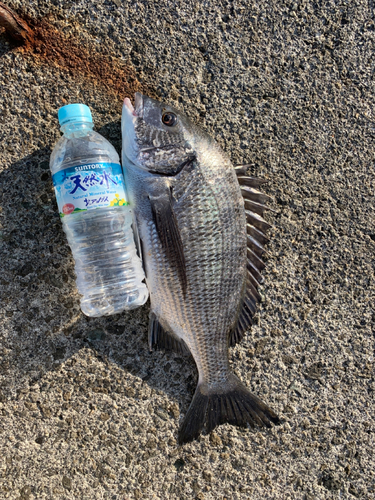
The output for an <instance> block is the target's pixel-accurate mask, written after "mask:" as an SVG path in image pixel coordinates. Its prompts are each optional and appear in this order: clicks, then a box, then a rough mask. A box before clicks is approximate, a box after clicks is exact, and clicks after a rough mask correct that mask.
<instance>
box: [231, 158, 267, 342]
mask: <svg viewBox="0 0 375 500" xmlns="http://www.w3.org/2000/svg"><path fill="white" fill-rule="evenodd" d="M248 167H249V165H241V166H240V167H238V168H236V174H237V180H238V182H239V184H240V187H241V193H242V196H243V198H244V201H245V213H246V220H247V225H246V231H247V278H246V290H245V293H244V298H243V303H242V307H241V309H240V312H239V315H238V321H237V325H236V327H235V328H234V330H233V331H232V333H231V335H230V337H229V345H230V346H233V345H235V344H237V343H238V342H240V341H241V339H242V338H243V336H244V334H245V332H246V330H247V329H248V328H249V327H250V326H251V324H252V317H253V316H254V314H255V311H256V307H257V304H258V303H259V302H260V300H261V296H260V295H259V292H258V287H259V284H260V283H262V281H263V279H262V276H261V271H262V270H263V269H264V267H265V263H264V262H263V260H262V259H261V257H262V255H263V254H264V252H265V250H264V245H265V244H266V243H268V241H269V239H268V238H267V236H266V232H267V230H268V229H269V228H270V227H271V225H270V224H268V222H266V221H265V220H264V219H263V217H262V215H263V213H264V212H265V211H266V210H271V209H270V208H269V207H268V206H267V203H268V202H269V201H270V200H272V198H270V197H269V196H267V195H266V194H263V193H261V192H260V191H258V190H257V189H256V188H258V187H259V186H260V185H262V184H263V183H264V182H266V181H265V180H263V179H259V178H258V177H246V176H244V174H245V173H246V170H247V168H248Z"/></svg>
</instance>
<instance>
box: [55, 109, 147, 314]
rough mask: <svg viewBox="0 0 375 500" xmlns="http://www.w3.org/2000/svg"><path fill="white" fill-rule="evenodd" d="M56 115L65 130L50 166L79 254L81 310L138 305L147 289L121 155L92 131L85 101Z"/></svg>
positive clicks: (75, 253)
mask: <svg viewBox="0 0 375 500" xmlns="http://www.w3.org/2000/svg"><path fill="white" fill-rule="evenodd" d="M58 118H59V122H60V125H61V131H62V132H63V134H64V135H63V136H62V137H61V138H60V140H59V141H58V143H57V144H56V146H55V148H54V150H53V152H52V155H51V160H50V168H51V172H52V179H53V185H54V188H55V193H56V198H57V204H58V207H59V212H60V216H61V220H62V223H63V228H64V231H65V233H66V236H67V238H68V242H69V245H70V248H71V250H72V253H73V257H74V260H75V271H76V275H77V288H78V291H79V293H80V294H81V295H82V296H83V297H82V299H81V309H82V312H83V313H84V314H86V315H87V316H93V317H98V316H107V315H109V314H116V313H119V312H121V311H124V310H128V309H134V308H136V307H139V306H141V305H142V304H144V303H145V302H146V300H147V298H148V290H147V287H146V285H145V284H144V283H142V280H143V279H144V277H145V276H144V272H143V268H142V263H141V260H140V258H139V257H138V255H137V251H136V247H135V244H134V237H133V231H132V227H131V226H132V223H133V217H132V211H131V207H129V205H128V203H127V201H126V192H125V183H124V177H123V173H122V169H121V165H120V161H119V156H118V154H117V152H116V150H115V149H114V147H113V146H112V145H111V144H110V143H109V142H108V141H107V140H106V139H105V138H104V137H102V136H101V135H100V134H98V133H97V132H94V131H93V127H94V125H93V123H92V116H91V112H90V109H89V108H88V107H87V106H85V105H84V104H69V105H67V106H63V107H62V108H60V109H59V111H58Z"/></svg>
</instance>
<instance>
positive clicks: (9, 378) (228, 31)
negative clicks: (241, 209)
mask: <svg viewBox="0 0 375 500" xmlns="http://www.w3.org/2000/svg"><path fill="white" fill-rule="evenodd" d="M7 4H8V5H9V6H10V7H12V8H13V9H16V10H17V12H18V13H23V14H25V15H27V16H30V17H31V18H33V19H34V20H35V19H36V20H37V21H36V25H38V23H39V22H41V21H40V20H41V19H44V20H45V21H43V22H46V23H47V24H46V26H47V25H48V26H49V27H50V31H49V32H48V33H49V35H50V41H51V39H54V40H59V43H58V44H57V45H59V46H60V47H61V48H62V46H64V47H65V42H61V43H60V41H61V40H66V44H67V45H66V46H67V47H70V46H69V45H68V44H69V43H73V45H74V44H75V45H74V46H75V47H76V49H75V50H78V49H79V50H81V49H82V54H83V55H82V57H84V54H86V56H85V57H88V58H89V57H91V58H92V57H93V58H94V59H95V58H96V59H95V60H96V61H99V60H101V59H100V58H101V57H104V58H106V59H105V61H107V62H106V63H105V64H107V63H108V64H111V65H112V67H113V68H114V69H113V72H114V75H115V77H114V82H115V83H113V87H114V88H115V87H116V89H117V90H116V89H115V90H111V85H112V82H111V81H109V79H108V73H105V72H104V73H103V74H104V76H103V75H102V76H100V74H99V73H100V72H99V70H98V72H96V70H95V69H92V68H94V67H95V65H94V66H92V67H91V66H90V65H88V69H86V70H85V69H82V66H79V65H78V70H77V71H75V67H74V64H73V65H71V66H69V67H68V68H66V69H64V64H65V63H64V59H63V56H60V55H59V54H57V53H56V50H55V52H53V51H52V52H48V51H47V52H46V53H45V54H44V55H43V50H42V49H41V46H40V45H39V49H37V48H34V49H22V48H18V49H17V48H14V47H13V46H12V45H11V44H9V43H8V42H7V40H6V37H5V35H4V33H2V34H0V92H1V97H0V137H1V139H0V165H1V167H0V200H1V225H2V227H1V229H0V230H1V233H0V234H1V239H0V248H1V258H0V265H1V272H0V293H1V343H0V376H1V379H0V384H1V385H0V415H1V419H0V498H1V499H30V500H32V499H38V500H41V499H85V500H92V499H108V500H109V499H111V500H112V499H113V500H114V499H122V500H125V499H194V498H197V499H199V500H202V499H207V500H208V499H215V500H216V499H220V500H223V499H224V498H226V499H227V500H229V499H247V498H249V499H262V500H263V499H275V498H277V499H279V498H280V499H305V500H312V499H343V498H345V499H346V498H348V499H352V498H365V499H370V498H375V481H374V479H375V460H374V446H375V443H374V371H373V369H374V322H375V313H374V245H375V228H374V184H375V182H374V132H375V130H374V120H375V115H374V90H375V89H374V37H375V31H374V30H375V25H374V7H375V5H374V2H373V1H372V0H368V1H365V0H354V1H353V0H352V1H346V0H327V1H324V2H320V1H313V0H291V1H289V0H270V1H268V2H265V1H250V2H248V1H247V0H233V1H228V2H227V1H224V0H219V1H213V0H208V1H206V2H201V3H198V2H188V1H186V0H185V1H165V0H159V1H156V0H149V1H145V0H140V1H137V2H135V1H134V2H121V1H120V0H113V1H110V0H93V1H91V2H90V1H88V0H80V1H72V0H66V1H63V0H51V1H46V0H35V1H33V2H21V1H20V0H9V1H8V2H7ZM51 30H52V31H51ZM53 30H56V31H55V34H56V36H54V35H53V33H54V31H53ZM47 31H48V30H47ZM48 33H47V34H48ZM57 33H58V34H59V35H57ZM46 36H47V35H46ZM58 37H60V38H58ZM45 40H47V38H45ZM46 43H47V42H46ZM77 47H78V49H77ZM68 52H69V51H68ZM76 54H77V53H76ZM77 57H78V59H79V58H80V57H81V56H79V52H78V56H77ZM98 58H99V59H98ZM103 61H104V59H103ZM108 61H109V62H108ZM129 62H130V63H131V64H132V65H133V68H134V71H135V75H136V76H137V78H138V79H139V82H140V83H137V82H135V83H134V81H133V86H134V85H136V86H137V85H138V88H141V89H145V88H147V89H149V92H150V93H154V94H155V95H159V96H160V97H161V98H163V99H166V100H169V101H171V102H172V103H173V104H177V105H178V106H179V107H180V108H181V109H183V110H184V111H185V112H186V113H187V114H188V115H189V116H191V117H192V118H193V119H195V120H197V121H199V122H200V123H201V124H202V126H204V127H205V128H206V129H207V130H208V131H209V132H210V133H211V134H212V135H213V136H214V137H216V139H217V140H218V141H219V142H220V144H221V145H222V146H223V148H224V149H225V150H226V151H227V152H228V154H229V155H230V156H231V158H232V160H233V162H234V163H235V164H239V163H242V162H247V163H250V164H251V168H250V171H251V172H252V173H253V174H254V175H258V176H264V177H266V178H267V179H269V183H268V185H267V186H266V187H265V190H266V192H267V193H268V194H270V195H272V196H273V197H274V200H275V201H274V205H273V208H274V210H275V212H274V213H270V214H269V216H268V220H270V221H272V223H273V224H274V228H273V230H272V231H271V233H272V241H271V243H270V245H269V247H268V251H269V254H268V257H267V269H266V272H265V284H264V286H263V287H262V295H263V297H264V301H263V303H262V306H261V307H260V309H259V313H258V314H257V320H256V325H255V326H254V327H253V328H252V330H251V331H250V332H249V333H248V334H247V336H246V338H245V339H244V341H243V342H242V343H241V345H240V346H237V347H236V348H234V349H233V350H232V351H231V362H232V364H233V368H234V370H235V371H236V373H237V374H238V375H239V376H240V377H241V379H242V380H243V381H245V382H246V384H247V385H248V386H249V387H250V388H251V389H252V390H253V392H255V393H256V394H258V395H260V397H261V398H262V399H264V400H265V401H266V402H267V403H268V404H270V406H271V407H272V408H273V409H274V410H275V411H277V412H278V414H279V415H280V417H281V418H282V425H280V426H279V427H277V428H273V429H272V430H266V429H255V430H250V429H249V430H247V429H245V430H244V429H238V428H235V427H231V426H229V425H224V426H221V427H219V428H218V429H216V431H215V432H214V433H212V434H211V436H202V437H201V438H200V439H199V440H198V441H197V442H194V443H192V444H189V445H186V446H184V447H182V448H181V447H178V446H177V445H176V436H177V429H178V425H179V420H180V416H181V415H182V414H184V413H185V412H186V410H187V407H188V405H189V402H190V398H191V395H192V393H193V391H194V387H195V382H196V372H195V368H194V366H193V365H192V364H191V362H189V361H186V360H184V359H182V358H180V357H178V356H176V355H173V354H168V353H163V352H156V353H155V352H154V353H151V354H150V353H149V352H148V348H147V322H148V306H145V307H143V308H142V309H139V310H137V311H135V312H133V313H129V314H121V315H118V316H114V317H110V318H106V319H88V318H86V317H84V316H83V315H82V314H81V313H80V310H79V297H78V294H77V291H76V289H75V283H74V268H73V261H72V257H71V255H70V251H69V247H68V246H67V242H66V239H65V236H64V233H63V232H62V228H61V224H60V220H59V218H58V216H57V211H56V204H55V201H54V194H53V191H52V183H51V177H50V173H49V169H48V160H49V155H50V152H51V148H52V147H53V145H54V143H55V141H56V140H57V139H58V137H59V135H60V132H59V130H58V124H57V119H56V112H57V109H58V107H59V106H60V105H62V104H64V103H67V102H76V101H82V102H85V103H86V104H88V105H89V106H90V107H91V109H92V111H93V115H94V119H95V123H96V128H97V130H99V131H101V132H102V133H103V134H104V135H106V137H107V138H109V139H110V140H111V141H112V142H113V143H114V144H115V146H116V147H117V148H118V149H119V148H120V147H121V141H120V122H119V120H120V112H121V98H123V97H124V95H122V92H121V89H120V90H119V87H118V81H119V80H118V78H119V76H118V75H120V74H125V75H127V74H131V72H132V70H131V68H130V69H129V67H128V66H127V64H128V63H129ZM90 64H91V63H90ZM103 65H104V62H103ZM97 67H98V68H99V67H100V65H99V66H98V65H97ZM90 68H91V69H90ZM121 72H122V73H121ZM105 75H107V76H105ZM99 77H100V78H99ZM125 80H126V78H125ZM125 80H124V81H125ZM129 85H130V84H129ZM126 88H127V87H126V84H124V92H125V91H126ZM129 88H130V87H129Z"/></svg>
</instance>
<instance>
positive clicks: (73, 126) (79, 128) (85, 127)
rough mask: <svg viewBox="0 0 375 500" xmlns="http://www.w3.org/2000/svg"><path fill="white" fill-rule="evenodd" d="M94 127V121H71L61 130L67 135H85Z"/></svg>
mask: <svg viewBox="0 0 375 500" xmlns="http://www.w3.org/2000/svg"><path fill="white" fill-rule="evenodd" d="M93 128H94V124H93V123H92V122H70V123H66V124H65V125H63V126H62V127H61V129H60V130H61V132H62V133H63V134H64V136H65V137H68V138H70V137H83V136H85V135H87V134H88V133H89V132H90V131H91V130H92V129H93Z"/></svg>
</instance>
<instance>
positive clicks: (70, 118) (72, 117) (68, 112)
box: [57, 103, 92, 126]
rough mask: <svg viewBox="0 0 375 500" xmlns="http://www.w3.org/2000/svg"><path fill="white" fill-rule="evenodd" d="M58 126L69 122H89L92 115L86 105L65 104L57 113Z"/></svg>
mask: <svg viewBox="0 0 375 500" xmlns="http://www.w3.org/2000/svg"><path fill="white" fill-rule="evenodd" d="M57 116H58V118H59V123H60V125H61V126H62V125H65V124H66V123H71V122H91V123H92V115H91V111H90V108H89V107H88V106H86V104H78V103H77V104H67V105H66V106H63V107H62V108H60V109H59V111H58V112H57Z"/></svg>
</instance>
